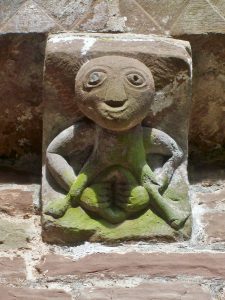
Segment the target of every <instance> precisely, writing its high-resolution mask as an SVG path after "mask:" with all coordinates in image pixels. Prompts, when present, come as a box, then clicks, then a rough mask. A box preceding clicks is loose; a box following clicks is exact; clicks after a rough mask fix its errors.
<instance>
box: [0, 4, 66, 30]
mask: <svg viewBox="0 0 225 300" xmlns="http://www.w3.org/2000/svg"><path fill="white" fill-rule="evenodd" d="M60 29H62V27H61V26H60V25H58V24H57V23H56V22H55V21H54V20H52V19H51V18H50V17H49V16H48V15H47V14H46V13H45V12H44V11H43V10H42V9H41V8H40V7H39V6H38V5H37V4H36V3H35V2H33V1H26V2H25V3H24V4H23V5H22V6H21V7H20V8H19V10H18V11H17V12H16V13H15V15H13V17H11V18H10V19H9V20H7V21H6V23H5V24H4V25H3V26H2V27H1V29H0V30H1V32H2V33H8V32H18V33H24V32H48V31H58V30H60Z"/></svg>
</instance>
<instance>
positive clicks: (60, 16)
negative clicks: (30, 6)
mask: <svg viewBox="0 0 225 300" xmlns="http://www.w3.org/2000/svg"><path fill="white" fill-rule="evenodd" d="M93 2H94V1H93V0H78V1H67V0H60V1H58V0H51V1H45V0H36V3H38V4H39V5H40V6H41V7H43V8H44V9H46V11H48V13H49V14H50V15H51V16H52V17H53V18H55V19H56V20H57V21H58V22H59V23H60V24H61V25H62V26H63V27H64V28H66V29H71V27H73V25H74V24H77V23H78V22H80V21H81V20H82V19H83V18H84V17H85V15H86V14H87V13H89V12H90V11H91V9H92V3H93Z"/></svg>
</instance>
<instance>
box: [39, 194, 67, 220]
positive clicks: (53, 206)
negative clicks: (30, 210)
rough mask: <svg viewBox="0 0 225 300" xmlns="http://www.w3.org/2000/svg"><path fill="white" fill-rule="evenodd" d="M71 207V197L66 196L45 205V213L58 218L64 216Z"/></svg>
mask: <svg viewBox="0 0 225 300" xmlns="http://www.w3.org/2000/svg"><path fill="white" fill-rule="evenodd" d="M69 207H70V198H69V197H68V196H66V197H65V198H61V199H57V200H54V201H51V202H50V203H48V204H47V205H46V206H45V207H44V213H45V214H46V215H50V216H52V217H53V218H56V219H57V218H60V217H62V216H63V215H64V214H65V212H66V211H67V209H68V208H69Z"/></svg>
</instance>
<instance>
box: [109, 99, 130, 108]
mask: <svg viewBox="0 0 225 300" xmlns="http://www.w3.org/2000/svg"><path fill="white" fill-rule="evenodd" d="M125 102H126V100H122V101H121V100H119V101H118V100H106V101H105V103H106V104H107V105H108V106H110V107H122V106H123V105H124V103H125Z"/></svg>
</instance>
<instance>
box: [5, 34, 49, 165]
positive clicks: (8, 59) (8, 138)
mask: <svg viewBox="0 0 225 300" xmlns="http://www.w3.org/2000/svg"><path fill="white" fill-rule="evenodd" d="M44 48H45V36H44V35H43V34H40V35H33V34H27V35H16V34H8V35H2V36H0V65H1V70H0V90H1V93H0V110H1V115H0V124H1V126H0V141H1V143H0V157H14V158H15V157H18V156H22V155H24V154H25V153H29V152H32V153H38V154H40V149H41V126H42V125H41V106H40V105H41V102H42V97H41V95H42V94H41V91H42V72H43V60H44ZM27 160H28V163H27V166H26V167H27V169H28V168H29V169H30V167H31V166H30V164H29V156H28V159H27Z"/></svg>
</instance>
